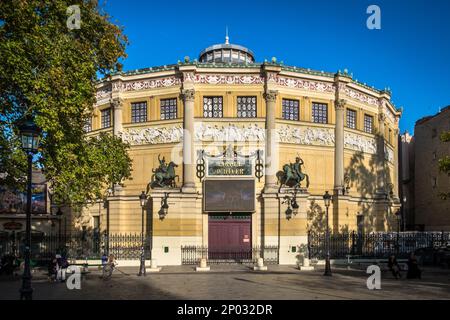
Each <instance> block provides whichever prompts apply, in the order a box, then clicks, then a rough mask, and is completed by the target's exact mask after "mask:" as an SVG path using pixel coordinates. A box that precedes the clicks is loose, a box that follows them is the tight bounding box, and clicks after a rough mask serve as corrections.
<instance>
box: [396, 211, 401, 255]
mask: <svg viewBox="0 0 450 320" xmlns="http://www.w3.org/2000/svg"><path fill="white" fill-rule="evenodd" d="M395 215H396V216H397V245H396V248H395V249H396V250H395V251H396V252H395V253H396V255H397V256H398V254H399V252H400V220H401V213H400V210H398V211H397V212H396V213H395Z"/></svg>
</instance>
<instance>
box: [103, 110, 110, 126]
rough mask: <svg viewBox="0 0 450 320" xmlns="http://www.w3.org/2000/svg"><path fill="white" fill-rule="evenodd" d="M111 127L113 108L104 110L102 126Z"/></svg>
mask: <svg viewBox="0 0 450 320" xmlns="http://www.w3.org/2000/svg"><path fill="white" fill-rule="evenodd" d="M109 127H111V108H108V109H104V110H102V128H109Z"/></svg>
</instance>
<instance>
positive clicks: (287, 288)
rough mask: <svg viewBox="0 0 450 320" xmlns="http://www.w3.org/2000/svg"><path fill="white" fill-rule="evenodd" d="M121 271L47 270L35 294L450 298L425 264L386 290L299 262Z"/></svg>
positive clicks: (12, 286)
mask: <svg viewBox="0 0 450 320" xmlns="http://www.w3.org/2000/svg"><path fill="white" fill-rule="evenodd" d="M119 270H120V271H118V270H116V271H115V272H114V274H113V276H112V278H111V279H110V280H107V281H105V280H102V279H101V278H100V272H99V271H97V270H92V271H91V272H90V273H88V274H87V275H85V276H83V278H82V281H81V289H80V290H68V289H67V286H66V284H65V283H59V282H58V283H50V282H49V281H48V280H47V278H46V276H45V274H44V273H43V272H39V271H37V272H36V273H35V274H34V278H33V287H34V290H35V291H34V299H38V300H39V299H88V300H92V299H224V300H241V299H250V300H253V299H254V300H264V299H270V300H272V299H299V300H301V299H345V300H347V299H369V300H372V299H450V271H449V270H448V269H438V268H433V269H432V268H430V269H425V270H424V273H423V278H422V279H421V280H407V279H404V278H403V279H401V280H395V279H394V278H393V277H392V276H391V275H390V274H389V273H387V272H383V273H382V281H381V290H369V289H367V286H366V280H367V277H368V276H369V275H367V274H366V273H365V270H356V269H346V268H339V269H338V268H334V270H333V276H332V277H324V276H323V275H322V274H323V271H322V270H321V269H316V270H315V271H299V270H297V269H296V268H295V267H293V266H269V270H268V271H266V272H254V271H252V270H250V269H249V268H247V267H245V266H212V268H211V271H210V272H207V273H198V272H195V271H194V270H193V268H192V267H189V266H181V267H165V268H163V270H162V271H161V272H160V273H150V274H149V273H148V274H147V276H146V277H138V276H137V275H136V274H137V272H138V268H137V267H123V268H119ZM20 285H21V281H20V277H17V278H15V279H11V278H7V277H4V276H3V277H1V278H0V299H2V300H4V299H17V298H18V296H19V293H18V290H19V287H20Z"/></svg>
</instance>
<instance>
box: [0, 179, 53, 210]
mask: <svg viewBox="0 0 450 320" xmlns="http://www.w3.org/2000/svg"><path fill="white" fill-rule="evenodd" d="M31 192H32V193H31V212H32V213H33V214H45V213H46V211H47V210H46V208H47V189H46V185H45V184H33V185H32V189H31ZM26 210H27V194H26V192H20V191H17V190H12V189H10V188H7V187H4V186H0V214H1V213H3V214H7V213H9V214H11V213H25V212H26Z"/></svg>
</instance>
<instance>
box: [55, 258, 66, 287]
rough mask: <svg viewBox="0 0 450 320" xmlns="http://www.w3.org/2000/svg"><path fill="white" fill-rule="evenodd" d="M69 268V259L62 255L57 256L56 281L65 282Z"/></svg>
mask: <svg viewBox="0 0 450 320" xmlns="http://www.w3.org/2000/svg"><path fill="white" fill-rule="evenodd" d="M68 266H69V263H68V262H67V259H66V258H65V257H63V256H62V255H60V254H57V255H56V279H57V280H59V281H61V282H64V281H65V280H66V270H67V267H68Z"/></svg>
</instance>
